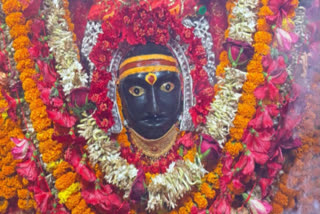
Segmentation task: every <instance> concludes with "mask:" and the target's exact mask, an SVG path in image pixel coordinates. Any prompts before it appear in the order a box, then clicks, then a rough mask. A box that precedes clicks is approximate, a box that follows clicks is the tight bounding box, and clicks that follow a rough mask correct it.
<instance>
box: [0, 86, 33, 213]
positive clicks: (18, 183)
mask: <svg viewBox="0 0 320 214" xmlns="http://www.w3.org/2000/svg"><path fill="white" fill-rule="evenodd" d="M2 90H3V89H2V88H1V87H0V91H2ZM0 109H8V103H7V101H6V100H5V99H4V97H3V96H2V93H0ZM1 113H2V114H1V117H0V146H1V149H0V168H1V172H0V197H1V198H3V199H2V200H1V202H0V213H6V212H7V208H8V207H16V206H18V207H19V209H21V210H25V211H28V210H29V211H30V210H32V209H35V208H36V203H35V201H34V199H33V194H32V192H30V191H29V190H28V189H27V185H28V180H26V179H24V178H21V177H20V176H19V175H18V174H17V171H16V167H17V164H19V161H18V160H15V159H13V156H12V154H11V150H12V149H13V148H14V146H15V144H14V143H13V142H12V141H11V138H24V135H23V133H22V131H21V129H20V128H19V126H18V125H17V124H16V123H14V122H13V121H12V120H11V119H10V118H8V115H7V114H6V111H4V112H1ZM15 197H18V201H17V205H10V204H9V203H10V202H9V201H10V199H12V198H15Z"/></svg>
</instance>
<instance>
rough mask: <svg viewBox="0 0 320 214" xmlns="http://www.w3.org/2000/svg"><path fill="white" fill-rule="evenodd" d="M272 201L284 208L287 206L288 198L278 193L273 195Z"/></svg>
mask: <svg viewBox="0 0 320 214" xmlns="http://www.w3.org/2000/svg"><path fill="white" fill-rule="evenodd" d="M273 201H276V202H277V203H278V204H280V205H282V206H284V207H286V206H287V205H288V197H287V196H286V195H284V194H283V193H281V192H279V191H278V192H277V193H276V194H275V195H274V197H273Z"/></svg>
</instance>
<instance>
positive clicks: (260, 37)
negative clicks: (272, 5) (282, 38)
mask: <svg viewBox="0 0 320 214" xmlns="http://www.w3.org/2000/svg"><path fill="white" fill-rule="evenodd" d="M254 41H255V42H261V43H265V44H270V43H271V41H272V34H271V33H268V32H264V31H258V32H257V33H255V34H254Z"/></svg>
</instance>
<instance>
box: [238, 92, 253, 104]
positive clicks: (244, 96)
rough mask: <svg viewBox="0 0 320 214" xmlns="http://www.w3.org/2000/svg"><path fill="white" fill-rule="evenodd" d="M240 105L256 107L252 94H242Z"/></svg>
mask: <svg viewBox="0 0 320 214" xmlns="http://www.w3.org/2000/svg"><path fill="white" fill-rule="evenodd" d="M240 102H241V103H245V104H247V105H250V106H255V105H256V97H255V96H254V95H253V94H247V93H245V94H242V96H241V98H240Z"/></svg>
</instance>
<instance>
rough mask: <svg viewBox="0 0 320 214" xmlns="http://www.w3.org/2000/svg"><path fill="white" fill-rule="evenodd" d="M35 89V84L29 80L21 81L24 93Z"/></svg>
mask: <svg viewBox="0 0 320 214" xmlns="http://www.w3.org/2000/svg"><path fill="white" fill-rule="evenodd" d="M36 87H37V85H36V83H35V82H34V80H33V79H31V78H27V79H25V81H23V83H22V88H23V90H25V91H28V90H31V89H32V88H36Z"/></svg>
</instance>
